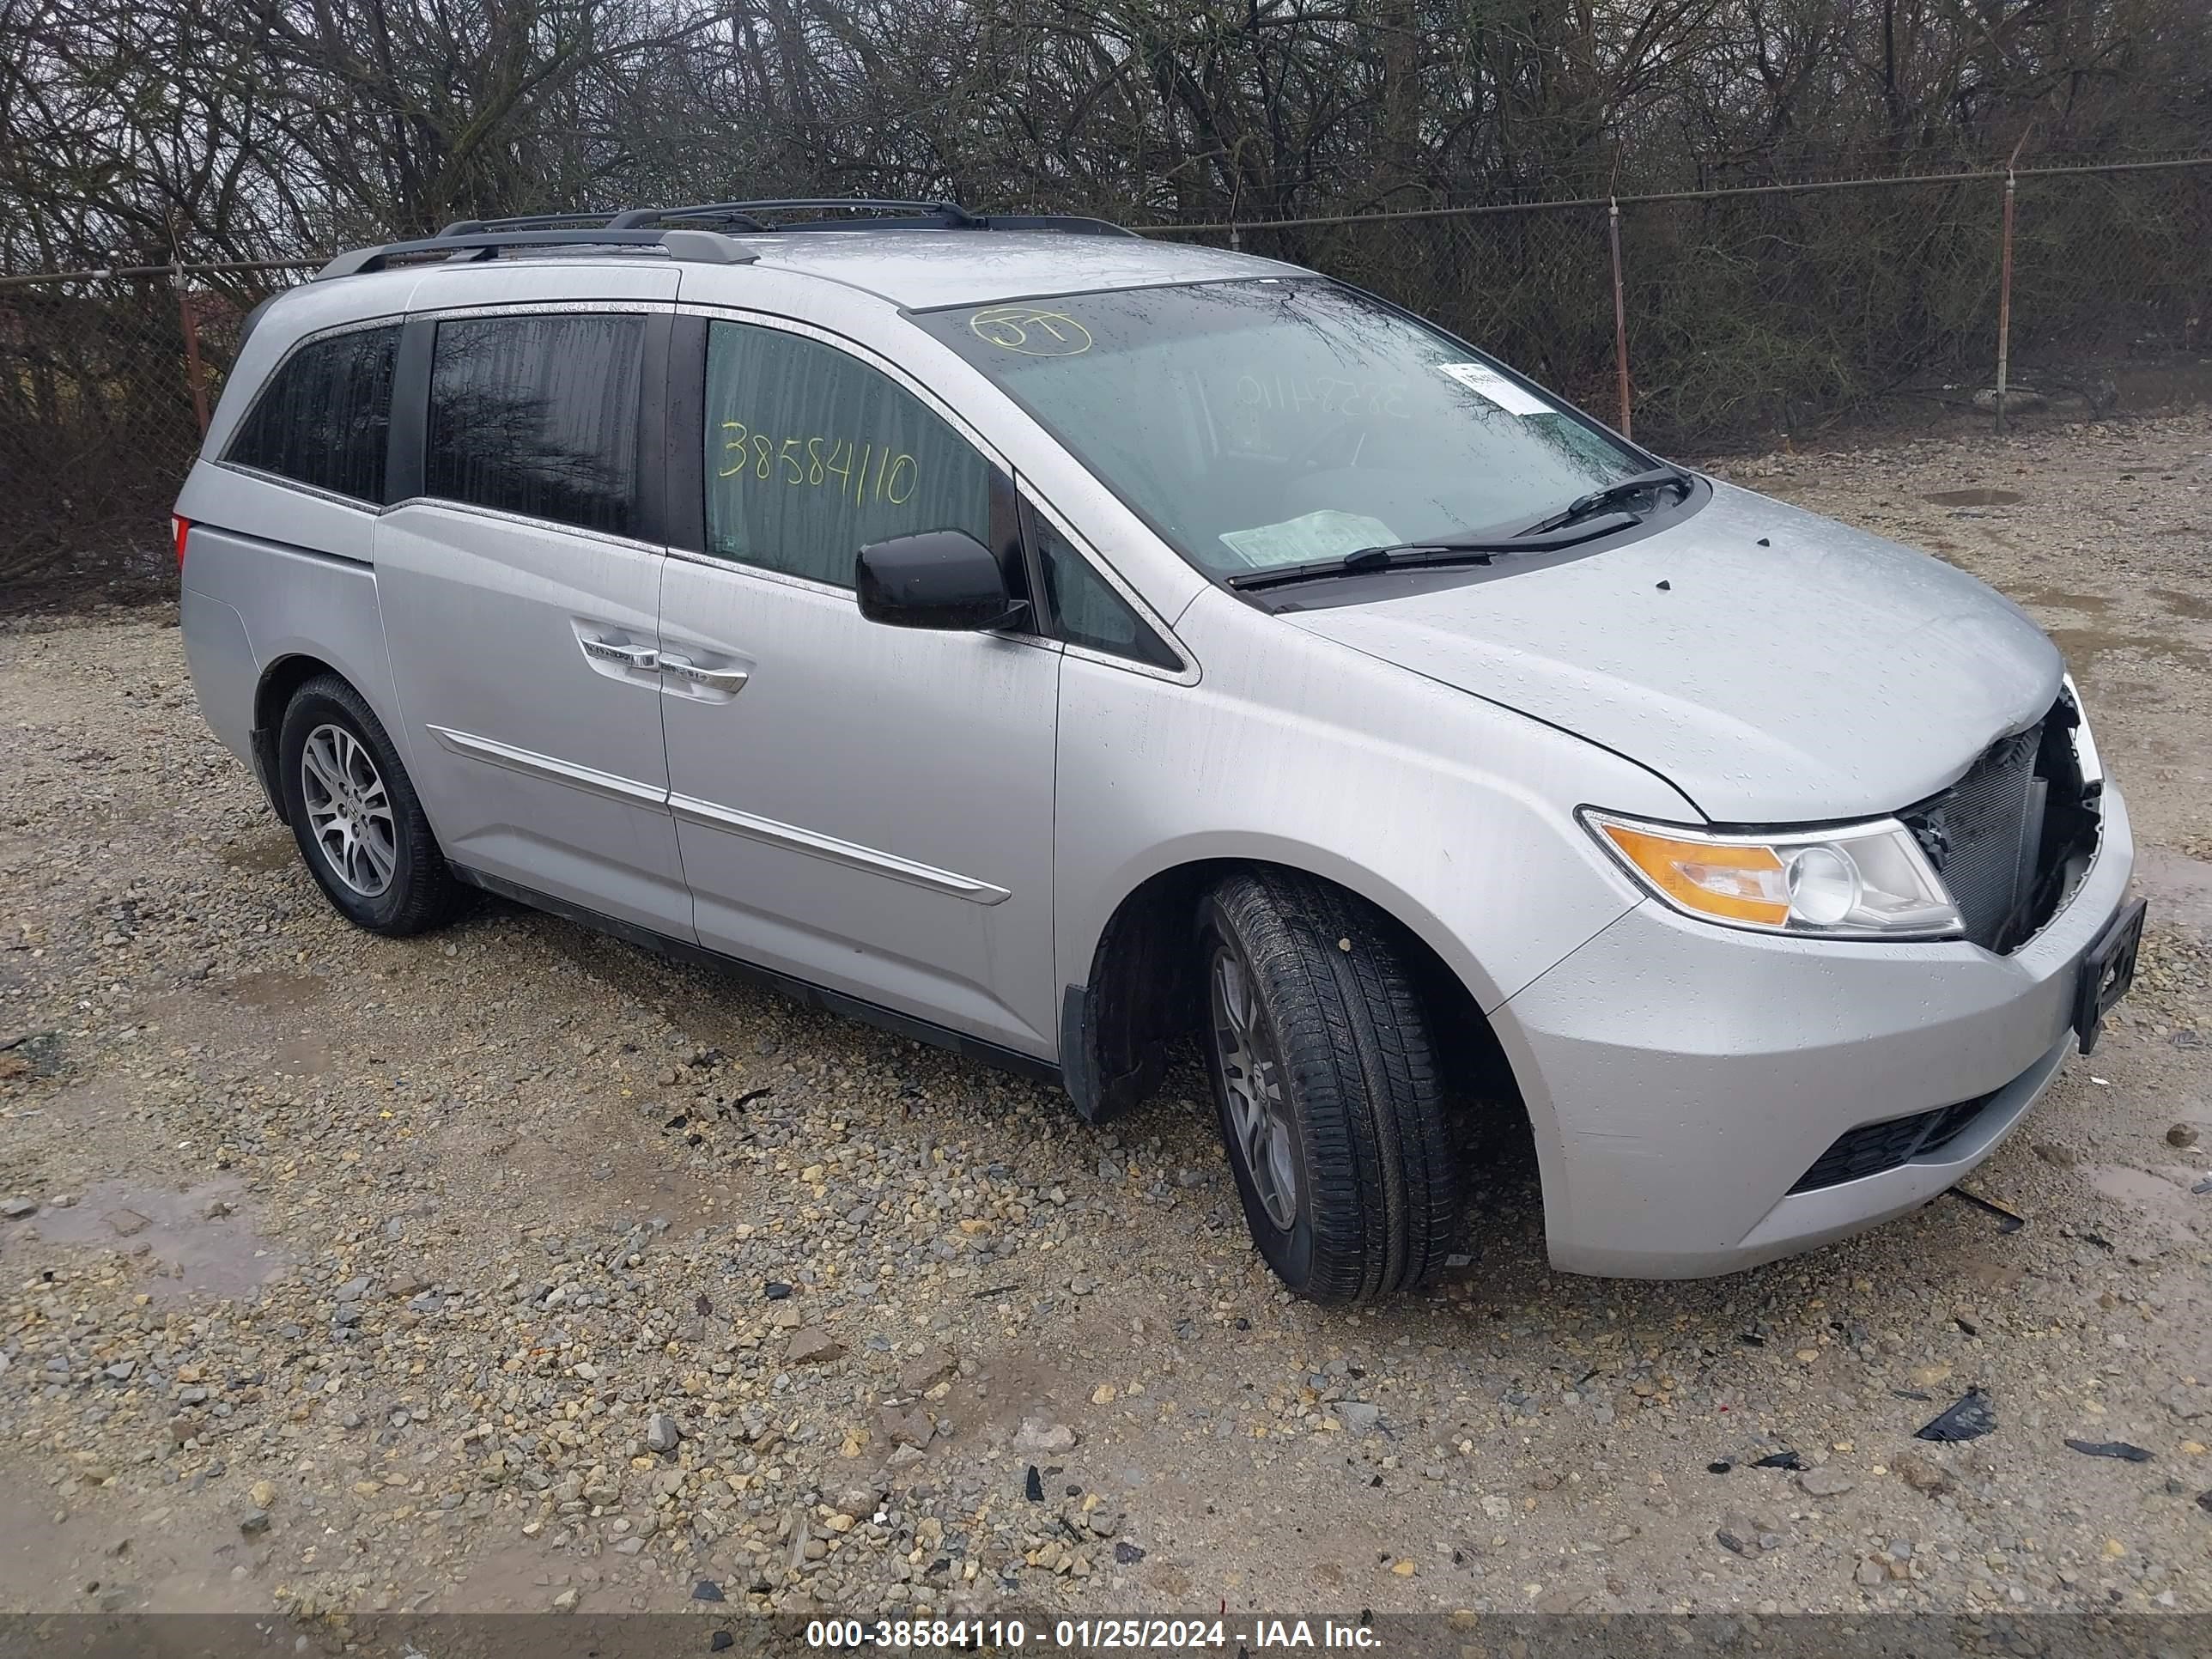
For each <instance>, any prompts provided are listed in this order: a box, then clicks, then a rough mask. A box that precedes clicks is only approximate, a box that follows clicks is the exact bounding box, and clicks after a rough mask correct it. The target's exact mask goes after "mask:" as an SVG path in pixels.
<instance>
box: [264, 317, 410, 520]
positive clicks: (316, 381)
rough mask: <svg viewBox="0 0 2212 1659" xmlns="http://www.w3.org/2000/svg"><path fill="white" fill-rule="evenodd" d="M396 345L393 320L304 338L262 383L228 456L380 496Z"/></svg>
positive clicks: (347, 491) (359, 496)
mask: <svg viewBox="0 0 2212 1659" xmlns="http://www.w3.org/2000/svg"><path fill="white" fill-rule="evenodd" d="M398 345H399V330H398V327H397V326H396V325H395V326H393V327H391V328H365V329H358V330H356V331H354V332H352V333H350V334H336V335H332V336H331V337H330V338H328V339H326V340H317V341H314V342H313V343H311V344H308V345H304V346H301V348H300V349H298V350H297V351H295V352H294V353H293V354H292V355H291V356H289V357H288V358H286V359H285V360H284V365H283V368H279V369H278V370H277V371H276V374H274V375H273V376H271V377H270V381H269V384H268V385H267V386H264V387H263V388H262V392H261V396H260V397H259V398H256V399H255V400H254V404H253V408H252V411H251V412H250V413H248V414H247V416H246V419H245V420H244V422H241V423H240V426H239V428H238V435H237V436H236V437H234V438H233V439H232V440H231V443H230V452H229V453H228V456H227V457H226V459H229V460H232V461H235V462H236V463H237V464H238V465H240V466H252V467H258V468H260V469H261V471H264V472H274V473H276V474H278V475H279V476H280V477H287V478H295V479H297V480H298V481H299V482H300V483H304V484H313V485H314V486H315V488H317V489H327V490H330V491H331V492H333V493H334V494H337V495H350V496H352V497H354V498H355V499H356V501H382V500H383V499H384V447H385V439H386V435H387V434H388V433H389V432H390V431H391V429H392V357H393V356H394V355H395V354H396V353H397V351H398Z"/></svg>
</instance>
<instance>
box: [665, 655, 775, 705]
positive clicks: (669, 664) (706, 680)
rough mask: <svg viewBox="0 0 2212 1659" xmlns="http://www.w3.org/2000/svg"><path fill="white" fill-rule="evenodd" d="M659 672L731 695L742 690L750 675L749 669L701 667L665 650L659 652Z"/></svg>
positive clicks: (687, 658) (688, 659) (686, 658)
mask: <svg viewBox="0 0 2212 1659" xmlns="http://www.w3.org/2000/svg"><path fill="white" fill-rule="evenodd" d="M660 671H661V672H662V673H664V674H671V675H673V676H675V677H676V678H678V679H680V680H689V681H690V682H691V683H692V684H694V685H697V686H703V687H704V688H705V689H706V690H709V691H727V692H729V693H730V694H731V695H732V696H736V695H737V694H738V692H740V691H742V690H744V689H745V682H746V681H747V680H748V679H750V678H751V677H752V676H751V671H750V670H749V669H744V668H702V667H701V666H700V665H698V664H697V663H696V662H693V661H692V660H691V659H690V658H689V657H674V656H670V655H669V654H667V653H665V652H664V653H661V658H660Z"/></svg>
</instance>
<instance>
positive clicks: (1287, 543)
mask: <svg viewBox="0 0 2212 1659" xmlns="http://www.w3.org/2000/svg"><path fill="white" fill-rule="evenodd" d="M1221 539H1222V540H1223V541H1225V542H1226V543H1227V544H1229V550H1230V551H1231V552H1232V553H1234V554H1236V555H1237V557H1238V558H1240V559H1242V560H1243V561H1244V562H1245V563H1247V564H1249V565H1251V566H1252V567H1254V568H1255V569H1265V568H1270V567H1272V566H1274V565H1280V564H1310V563H1312V562H1315V561H1316V560H1319V559H1340V558H1342V557H1343V556H1345V555H1346V554H1347V553H1357V552H1358V551H1359V550H1360V549H1361V548H1363V547H1388V546H1389V545H1390V544H1392V543H1393V542H1396V541H1400V540H1402V539H1403V538H1401V536H1400V535H1399V534H1398V532H1396V531H1395V530H1393V529H1391V528H1390V526H1389V525H1387V524H1384V523H1383V520H1380V519H1370V518H1369V517H1368V516H1367V515H1366V514H1365V513H1339V512H1337V511H1335V510H1334V508H1332V507H1323V508H1322V510H1321V511H1320V512H1318V513H1301V514H1300V515H1299V516H1298V517H1297V518H1295V519H1285V520H1283V522H1282V523H1280V524H1262V525H1255V526H1253V527H1252V528H1251V529H1249V530H1227V531H1224V532H1222V535H1221Z"/></svg>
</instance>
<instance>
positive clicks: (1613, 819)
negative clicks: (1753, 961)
mask: <svg viewBox="0 0 2212 1659" xmlns="http://www.w3.org/2000/svg"><path fill="white" fill-rule="evenodd" d="M1582 819H1583V823H1585V824H1587V825H1588V826H1589V829H1590V831H1591V833H1592V834H1594V835H1595V836H1597V838H1598V841H1599V842H1600V843H1601V845H1602V846H1603V847H1604V848H1606V850H1607V851H1608V852H1610V853H1611V854H1613V856H1614V857H1615V858H1616V859H1618V860H1620V864H1621V866H1622V867H1623V868H1624V869H1626V871H1627V872H1628V873H1629V874H1630V875H1632V876H1633V877H1634V878H1636V879H1637V880H1638V882H1639V883H1640V884H1643V885H1644V887H1646V888H1648V889H1650V890H1651V891H1652V892H1653V893H1655V894H1656V895H1657V896H1659V897H1661V898H1662V899H1664V900H1665V901H1666V902H1668V903H1669V904H1671V905H1673V906H1674V908H1676V909H1677V910H1680V911H1682V912H1684V913H1685V914H1686V915H1692V916H1698V917H1701V918H1703V919H1704V920H1705V921H1718V922H1725V923H1726V924H1728V925H1729V927H1752V928H1757V929H1759V930H1760V931H1761V932H1764V933H1808V934H1818V935H1821V936H1824V937H1826V938H1831V939H1896V938H1899V937H1900V936H1911V937H1913V938H1917V939H1943V938H1949V937H1952V936H1954V935H1956V934H1959V933H1964V932H1965V931H1966V924H1965V923H1964V922H1963V921H1960V916H1959V909H1958V907H1957V906H1956V905H1954V904H1953V903H1952V902H1951V896H1950V895H1949V894H1948V893H1947V892H1945V891H1944V890H1943V882H1942V878H1941V877H1939V876H1938V875H1937V874H1936V871H1935V867H1934V866H1932V865H1930V864H1929V862H1928V858H1927V854H1924V853H1923V852H1922V851H1921V850H1920V843H1919V842H1917V841H1915V840H1914V839H1913V838H1912V832H1911V830H1909V829H1906V828H1905V826H1904V825H1903V824H1901V823H1899V822H1898V821H1897V820H1896V819H1895V818H1881V819H1878V820H1876V821H1875V822H1874V823H1857V824H1851V825H1850V826H1848V827H1846V828H1844V829H1809V830H1803V831H1787V832H1784V833H1780V834H1775V835H1712V834H1708V833H1706V832H1705V831H1702V830H1699V829H1690V828H1688V827H1686V826H1685V825H1682V824H1679V823H1644V822H1642V821H1640V820H1638V819H1636V818H1624V817H1617V816H1615V815H1614V814H1613V813H1610V812H1600V811H1595V810H1592V809H1590V808H1588V807H1585V808H1584V809H1583V812H1582Z"/></svg>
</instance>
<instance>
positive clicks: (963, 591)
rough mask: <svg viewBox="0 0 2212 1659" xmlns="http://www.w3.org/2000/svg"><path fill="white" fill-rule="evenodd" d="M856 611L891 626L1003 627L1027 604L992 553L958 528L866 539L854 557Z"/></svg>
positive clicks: (1020, 614)
mask: <svg viewBox="0 0 2212 1659" xmlns="http://www.w3.org/2000/svg"><path fill="white" fill-rule="evenodd" d="M853 587H854V592H855V593H856V594H857V595H858V596H859V599H860V614H861V615H862V616H863V617H866V618H867V619H868V620H869V621H870V622H878V623H886V624H888V625H889V626H890V627H893V628H935V629H960V630H973V629H993V628H1005V627H1007V626H1009V625H1010V624H1012V623H1017V622H1019V621H1020V620H1021V619H1022V618H1023V617H1024V616H1025V615H1027V614H1028V611H1029V605H1028V603H1027V602H1026V601H1024V600H1021V599H1016V598H1014V597H1013V595H1012V593H1010V592H1007V590H1006V571H1005V570H1004V569H1003V568H1001V567H1000V563H999V559H998V556H997V555H996V554H994V553H993V552H992V551H991V550H990V549H989V548H987V547H986V546H984V545H983V544H982V543H981V542H979V541H977V540H976V539H975V538H974V537H973V536H971V535H969V533H968V532H966V531H964V530H926V531H924V532H921V534H920V535H918V536H894V537H893V538H891V539H890V540H889V541H883V542H872V543H870V544H868V545H867V546H866V547H864V548H862V549H861V550H860V554H859V556H857V557H856V558H855V560H854V574H853Z"/></svg>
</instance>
